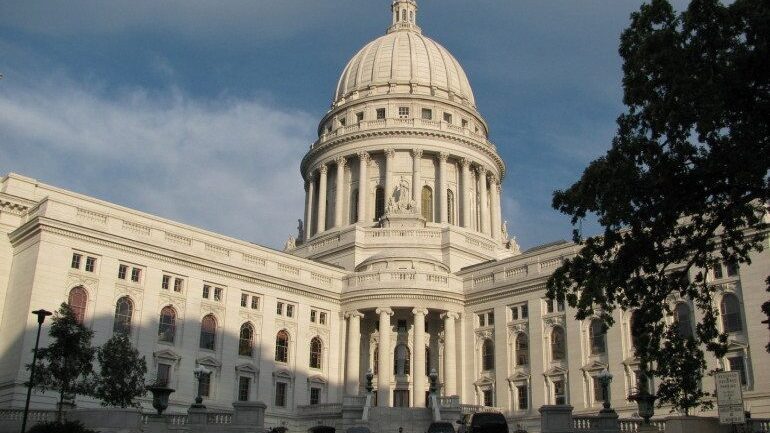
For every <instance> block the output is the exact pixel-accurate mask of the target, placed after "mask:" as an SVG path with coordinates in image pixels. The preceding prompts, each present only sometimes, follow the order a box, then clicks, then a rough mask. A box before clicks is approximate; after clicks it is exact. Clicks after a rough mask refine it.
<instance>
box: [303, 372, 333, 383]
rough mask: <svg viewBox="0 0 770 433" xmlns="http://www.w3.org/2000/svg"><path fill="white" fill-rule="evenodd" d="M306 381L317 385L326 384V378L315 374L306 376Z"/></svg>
mask: <svg viewBox="0 0 770 433" xmlns="http://www.w3.org/2000/svg"><path fill="white" fill-rule="evenodd" d="M307 383H310V384H313V383H317V384H319V385H326V384H327V383H328V382H327V380H326V378H325V377H323V376H322V375H320V374H315V375H313V376H310V377H308V378H307Z"/></svg>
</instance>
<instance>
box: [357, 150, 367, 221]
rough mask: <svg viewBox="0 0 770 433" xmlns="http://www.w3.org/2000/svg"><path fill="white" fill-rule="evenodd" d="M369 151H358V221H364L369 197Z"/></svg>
mask: <svg viewBox="0 0 770 433" xmlns="http://www.w3.org/2000/svg"><path fill="white" fill-rule="evenodd" d="M368 168H369V153H368V152H359V153H358V222H360V223H363V222H366V199H367V198H369V176H368V174H367V169H368Z"/></svg>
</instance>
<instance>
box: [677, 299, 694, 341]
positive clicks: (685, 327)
mask: <svg viewBox="0 0 770 433" xmlns="http://www.w3.org/2000/svg"><path fill="white" fill-rule="evenodd" d="M674 320H675V321H676V332H678V333H679V335H680V336H682V337H684V338H692V322H691V321H690V307H688V306H687V304H685V303H684V302H680V303H678V304H676V308H675V309H674Z"/></svg>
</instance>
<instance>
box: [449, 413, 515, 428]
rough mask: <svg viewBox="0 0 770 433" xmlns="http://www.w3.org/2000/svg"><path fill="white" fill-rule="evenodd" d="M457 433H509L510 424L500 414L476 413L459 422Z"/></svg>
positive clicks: (464, 417)
mask: <svg viewBox="0 0 770 433" xmlns="http://www.w3.org/2000/svg"><path fill="white" fill-rule="evenodd" d="M457 423H458V424H460V428H459V429H458V430H457V433H508V422H507V421H506V420H505V416H504V415H503V414H501V413H500V412H476V413H472V414H467V415H464V416H463V418H462V419H460V420H457Z"/></svg>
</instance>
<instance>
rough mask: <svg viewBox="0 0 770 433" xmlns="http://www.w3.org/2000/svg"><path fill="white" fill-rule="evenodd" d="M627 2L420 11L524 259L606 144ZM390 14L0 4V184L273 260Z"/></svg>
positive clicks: (239, 4)
mask: <svg viewBox="0 0 770 433" xmlns="http://www.w3.org/2000/svg"><path fill="white" fill-rule="evenodd" d="M639 4H640V2H639V1H630V0H583V1H567V0H547V1H543V0H519V1H511V0H494V1H493V0H475V1H468V0H419V6H420V12H419V24H420V26H421V27H422V29H423V32H424V33H425V34H426V35H428V36H430V37H431V38H433V39H435V40H437V41H439V42H440V43H441V44H442V45H444V46H445V47H447V48H448V49H449V50H450V51H451V52H452V53H453V54H454V55H455V57H457V59H458V60H459V61H460V63H461V64H462V65H463V67H464V68H465V70H466V72H467V74H468V76H469V79H470V81H471V85H472V86H473V88H474V92H475V95H476V101H477V105H478V107H479V109H480V111H481V112H482V114H483V115H484V116H485V117H486V119H487V121H488V123H489V125H490V133H491V139H492V140H493V142H495V143H496V145H497V146H498V150H499V152H500V154H501V156H502V157H503V159H504V160H505V161H506V163H507V165H508V175H507V176H506V178H505V179H504V184H503V195H504V198H503V214H504V218H505V219H506V220H508V228H509V232H510V233H511V234H512V235H516V236H517V238H518V241H519V243H520V244H521V245H522V247H524V248H527V247H531V246H534V245H537V244H541V243H545V242H550V241H553V240H557V239H569V238H570V236H571V226H570V224H569V219H568V218H567V217H566V216H563V215H560V214H558V213H557V212H555V211H554V210H552V209H551V207H550V203H551V195H552V192H553V191H554V190H555V189H559V188H565V187H567V186H569V185H570V184H571V183H572V182H574V181H575V180H577V179H578V177H579V176H580V173H581V172H582V170H583V169H584V168H585V166H586V165H587V164H588V162H590V161H591V160H592V159H594V158H596V157H598V156H600V155H601V154H603V153H604V152H605V151H606V150H607V148H608V147H609V145H610V142H611V138H612V136H613V134H614V131H615V118H616V117H617V115H618V114H620V113H621V112H622V110H623V106H622V90H621V84H620V83H621V78H622V75H621V59H620V58H619V56H618V54H617V47H618V38H619V35H620V32H621V31H622V29H623V28H625V27H626V26H627V25H628V19H629V18H628V17H629V14H630V13H631V12H632V11H634V10H636V9H637V8H638V7H639ZM677 6H679V7H681V6H682V5H681V2H679V4H677ZM389 20H390V12H389V1H388V0H355V1H354V0H330V1H323V2H322V1H315V0H279V1H275V0H274V1H266V0H230V1H224V2H220V1H212V0H206V1H204V0H169V1H164V2H156V1H143V0H139V1H137V0H111V1H108V2H105V1H102V0H70V1H67V2H59V1H36V2H30V1H25V0H4V1H2V2H0V73H2V74H3V75H4V78H3V79H2V80H0V173H2V174H5V173H7V172H16V173H20V174H23V175H27V176H30V177H34V178H37V179H39V180H40V181H42V182H45V183H49V184H53V185H56V186H60V187H63V188H67V189H71V190H74V191H76V192H80V193H84V194H88V195H92V196H95V197H98V198H101V199H104V200H108V201H111V202H114V203H118V204H121V205H124V206H128V207H132V208H136V209H139V210H142V211H146V212H149V213H152V214H157V215H160V216H163V217H167V218H171V219H174V220H178V221H181V222H185V223H188V224H192V225H196V226H200V227H203V228H206V229H209V230H213V231H216V232H220V233H223V234H226V235H230V236H234V237H237V238H240V239H244V240H247V241H251V242H256V243H259V244H263V245H267V246H271V247H279V246H280V245H281V244H282V242H283V240H284V239H285V238H286V237H287V236H288V234H289V233H292V232H293V231H294V230H295V227H296V220H297V218H301V214H302V211H303V196H304V190H303V185H302V181H301V177H300V174H299V162H300V159H301V157H302V155H303V154H304V152H305V151H306V150H307V148H308V146H309V144H310V143H311V142H312V141H313V140H314V132H315V128H316V126H317V121H318V120H320V118H321V117H322V116H323V114H324V113H325V112H326V110H327V109H328V107H329V104H330V102H331V101H330V99H331V95H332V91H333V89H334V86H335V84H336V82H337V78H338V75H339V73H340V72H341V70H342V68H343V67H344V66H345V63H346V62H347V61H348V59H349V58H350V57H351V56H352V55H353V54H355V52H356V51H357V50H358V49H359V48H360V47H361V46H363V45H364V44H365V43H366V42H368V41H370V40H372V39H374V38H376V37H378V36H380V35H381V34H383V33H384V31H385V28H386V27H387V26H388V25H389ZM588 230H591V231H596V230H597V229H596V227H594V226H590V227H588Z"/></svg>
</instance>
